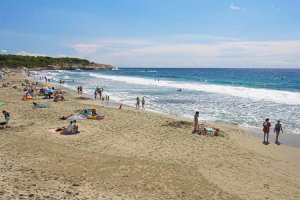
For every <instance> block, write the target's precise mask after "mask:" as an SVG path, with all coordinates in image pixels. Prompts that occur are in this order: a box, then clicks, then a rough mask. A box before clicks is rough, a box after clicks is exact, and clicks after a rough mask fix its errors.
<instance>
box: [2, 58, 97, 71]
mask: <svg viewBox="0 0 300 200" xmlns="http://www.w3.org/2000/svg"><path fill="white" fill-rule="evenodd" d="M90 64H94V63H91V62H89V61H88V60H85V59H79V58H68V57H64V58H52V57H44V56H36V57H35V56H21V55H4V54H0V68H2V67H5V68H19V67H27V68H31V69H35V68H47V67H49V66H53V65H55V66H72V65H76V66H78V65H82V66H87V65H90Z"/></svg>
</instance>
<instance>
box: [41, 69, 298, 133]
mask: <svg viewBox="0 0 300 200" xmlns="http://www.w3.org/2000/svg"><path fill="white" fill-rule="evenodd" d="M35 73H38V74H39V75H42V76H47V77H48V78H50V79H51V82H54V83H58V82H59V80H66V83H65V85H64V86H65V87H68V88H70V89H74V90H75V89H76V88H77V86H78V85H82V86H83V89H84V92H85V93H86V94H90V95H93V93H94V90H95V88H96V87H97V86H99V87H103V88H104V93H105V94H107V95H110V98H111V99H112V100H114V101H117V102H121V103H123V104H128V105H132V106H134V104H135V98H136V97H137V96H139V97H145V99H146V108H147V109H148V110H152V111H156V112H162V113H168V114H175V115H179V116H183V117H190V118H191V117H193V115H194V113H195V111H197V110H198V111H199V112H200V118H201V120H210V121H224V122H230V123H233V124H238V125H239V126H241V127H245V128H247V127H250V128H254V129H257V130H260V129H261V126H262V123H263V121H264V119H265V118H267V117H268V118H270V120H271V123H273V124H274V123H276V121H277V120H278V119H280V120H281V121H282V124H283V127H284V128H285V130H286V132H288V133H292V134H300V69H186V68H185V69H178V68H120V69H118V70H112V71H100V70H92V71H85V70H80V71H79V70H78V71H77V70H76V71H65V70H56V71H40V72H35ZM178 89H181V91H178Z"/></svg>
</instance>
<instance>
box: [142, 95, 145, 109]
mask: <svg viewBox="0 0 300 200" xmlns="http://www.w3.org/2000/svg"><path fill="white" fill-rule="evenodd" d="M142 108H143V109H144V110H145V98H144V97H143V98H142Z"/></svg>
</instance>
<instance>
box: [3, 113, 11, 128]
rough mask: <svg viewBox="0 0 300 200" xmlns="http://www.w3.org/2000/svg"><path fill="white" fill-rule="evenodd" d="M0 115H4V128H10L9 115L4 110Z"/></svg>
mask: <svg viewBox="0 0 300 200" xmlns="http://www.w3.org/2000/svg"><path fill="white" fill-rule="evenodd" d="M2 113H3V115H4V119H5V122H6V128H10V126H9V120H10V113H9V112H8V111H6V110H3V111H2Z"/></svg>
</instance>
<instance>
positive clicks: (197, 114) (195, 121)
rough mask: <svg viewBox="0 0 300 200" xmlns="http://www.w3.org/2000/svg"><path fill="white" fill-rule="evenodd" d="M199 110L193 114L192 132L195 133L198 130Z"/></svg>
mask: <svg viewBox="0 0 300 200" xmlns="http://www.w3.org/2000/svg"><path fill="white" fill-rule="evenodd" d="M198 119H199V111H196V113H195V115H194V132H193V133H197V132H198V131H199V129H198V127H199V120H198Z"/></svg>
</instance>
